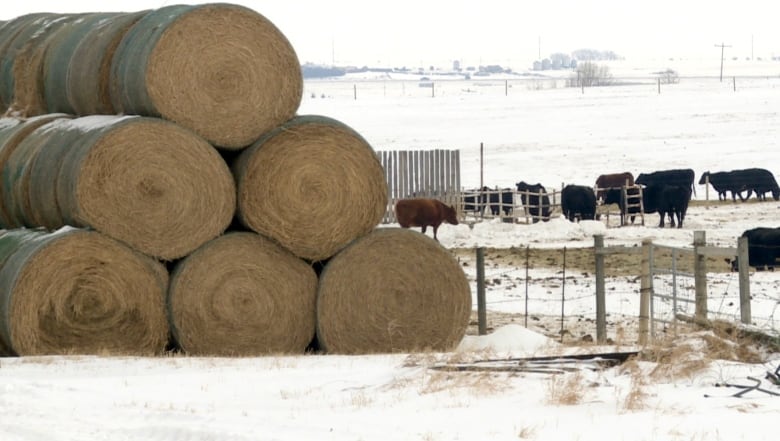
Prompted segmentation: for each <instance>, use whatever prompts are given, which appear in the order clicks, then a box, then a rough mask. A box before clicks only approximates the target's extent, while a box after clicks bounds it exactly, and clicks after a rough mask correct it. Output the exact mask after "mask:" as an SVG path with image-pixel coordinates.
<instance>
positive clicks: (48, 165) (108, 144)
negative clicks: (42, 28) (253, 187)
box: [3, 115, 236, 260]
mask: <svg viewBox="0 0 780 441" xmlns="http://www.w3.org/2000/svg"><path fill="white" fill-rule="evenodd" d="M14 154H15V156H14V157H12V158H11V160H9V161H7V162H8V163H7V164H6V166H5V167H4V169H3V176H4V179H5V178H7V179H5V180H4V182H3V184H4V186H6V187H7V188H8V189H11V194H12V195H13V197H14V198H15V199H16V201H15V203H13V204H9V206H10V207H20V208H19V210H20V211H21V214H19V215H18V216H17V217H16V218H17V219H21V221H22V222H23V224H24V225H25V226H40V225H44V226H47V227H48V228H51V229H53V228H59V227H60V226H63V225H72V226H76V227H91V228H94V229H95V230H98V231H100V232H102V233H105V234H106V235H108V236H111V237H113V238H115V239H118V240H120V241H122V242H124V243H126V244H128V245H130V246H132V247H133V248H135V249H137V250H139V251H141V252H143V253H146V254H148V255H150V256H153V257H157V258H160V259H163V260H173V259H177V258H180V257H183V256H185V255H187V254H189V253H190V252H192V251H193V250H194V249H196V248H197V247H199V246H200V245H202V244H203V243H205V242H207V241H209V240H211V239H213V238H214V237H217V236H218V235H220V234H222V232H224V231H225V229H226V228H227V226H228V225H229V224H230V222H231V220H232V218H233V215H234V213H235V198H236V195H235V184H234V182H233V177H232V176H231V174H230V169H229V168H228V166H227V164H226V163H225V161H224V160H223V159H222V157H221V156H220V155H219V153H218V152H217V150H216V149H214V148H213V147H212V146H211V145H210V144H209V143H208V142H206V141H205V140H204V139H203V138H201V137H199V136H197V135H196V134H195V133H193V132H191V131H189V130H187V129H185V128H183V127H181V126H178V125H176V124H174V123H171V122H168V121H165V120H162V119H159V118H147V117H137V116H108V115H103V116H100V115H95V116H86V117H82V118H76V119H72V120H61V119H60V120H56V121H52V122H51V123H48V124H46V125H43V126H41V127H39V128H38V129H36V130H35V131H33V132H32V133H30V134H29V135H28V136H27V137H26V138H25V139H24V140H23V141H22V142H21V143H20V144H19V146H17V148H16V151H15V152H14ZM6 172H8V173H6Z"/></svg>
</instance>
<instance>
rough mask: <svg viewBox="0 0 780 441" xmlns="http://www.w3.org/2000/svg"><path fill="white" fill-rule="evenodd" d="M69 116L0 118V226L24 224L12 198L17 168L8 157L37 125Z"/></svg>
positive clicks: (19, 210) (13, 226)
mask: <svg viewBox="0 0 780 441" xmlns="http://www.w3.org/2000/svg"><path fill="white" fill-rule="evenodd" d="M70 118H71V116H69V115H65V114H48V115H40V116H36V117H32V118H28V119H20V118H0V179H2V181H0V182H2V185H0V227H1V228H17V227H21V226H23V225H24V222H23V219H22V214H21V208H20V207H19V205H17V201H16V200H15V199H14V198H13V191H14V182H15V180H16V179H15V178H16V175H17V173H19V170H17V169H15V168H14V166H13V165H11V164H10V163H9V160H10V158H11V157H12V156H13V155H14V153H15V152H16V150H17V148H18V147H19V145H20V144H21V143H22V142H23V141H24V140H25V139H26V138H27V137H28V136H29V135H30V134H31V133H33V132H34V131H35V130H37V129H38V128H39V127H41V126H43V125H45V124H48V123H50V122H52V121H56V120H58V119H70ZM22 165H24V164H22ZM49 178H51V176H49Z"/></svg>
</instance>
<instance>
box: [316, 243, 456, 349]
mask: <svg viewBox="0 0 780 441" xmlns="http://www.w3.org/2000/svg"><path fill="white" fill-rule="evenodd" d="M470 315H471V289H470V287H469V282H468V279H467V277H466V275H465V273H464V272H463V269H462V268H461V267H460V265H459V264H458V262H457V260H456V259H455V258H454V257H453V256H452V254H451V253H450V252H449V251H448V250H447V249H445V248H444V247H442V246H441V245H440V244H439V243H438V242H436V241H434V240H433V239H431V238H430V237H427V236H425V235H424V234H420V233H419V232H417V231H411V230H406V229H401V228H379V229H376V230H374V231H373V232H371V233H370V234H368V235H366V236H364V237H362V238H360V239H358V240H356V241H355V242H354V243H352V244H351V245H350V246H348V247H347V248H345V249H344V250H342V251H341V252H339V253H338V254H337V255H336V256H334V257H333V258H332V259H330V261H328V263H327V265H326V266H325V268H324V269H323V271H322V273H321V274H320V282H319V289H318V294H317V339H318V341H319V344H320V346H321V347H322V349H324V350H325V351H327V352H328V353H342V354H369V353H390V352H416V351H450V350H452V349H454V348H455V347H456V346H457V345H458V343H460V341H461V340H462V339H463V336H464V335H465V334H466V328H467V327H468V324H469V317H470Z"/></svg>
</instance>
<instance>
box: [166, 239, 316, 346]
mask: <svg viewBox="0 0 780 441" xmlns="http://www.w3.org/2000/svg"><path fill="white" fill-rule="evenodd" d="M316 293H317V275H316V274H315V272H314V270H313V269H312V267H311V266H310V265H308V264H306V263H305V262H304V261H303V260H301V259H299V258H297V257H295V256H294V255H292V254H291V253H290V252H289V251H287V250H285V249H284V248H282V247H281V246H279V245H278V244H276V243H275V242H273V241H271V240H270V239H267V238H264V237H262V236H260V235H258V234H255V233H250V232H232V233H228V234H226V235H224V236H221V237H219V238H217V239H214V240H212V241H210V242H208V243H206V244H205V245H203V246H202V247H201V248H199V249H198V250H196V251H195V252H193V253H192V254H190V255H189V256H187V257H186V258H184V259H183V260H181V261H179V262H178V263H177V264H176V267H175V269H174V271H173V273H172V276H171V285H170V288H169V289H168V311H169V316H170V325H171V330H172V332H173V336H174V338H175V339H176V341H177V342H178V343H179V345H180V346H181V348H182V349H183V350H184V351H185V352H187V353H188V354H193V355H223V356H236V355H241V356H252V355H260V354H274V353H298V354H300V353H303V352H304V350H305V349H306V346H307V345H308V344H309V343H310V342H311V340H312V339H313V338H314V320H315V312H314V305H315V298H316Z"/></svg>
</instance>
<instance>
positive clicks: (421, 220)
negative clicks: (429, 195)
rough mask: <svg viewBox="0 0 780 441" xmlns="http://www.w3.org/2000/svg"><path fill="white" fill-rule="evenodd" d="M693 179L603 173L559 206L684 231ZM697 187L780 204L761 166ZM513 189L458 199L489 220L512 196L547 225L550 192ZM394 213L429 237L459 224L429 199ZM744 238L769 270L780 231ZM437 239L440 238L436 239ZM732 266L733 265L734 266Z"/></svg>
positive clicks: (690, 175)
mask: <svg viewBox="0 0 780 441" xmlns="http://www.w3.org/2000/svg"><path fill="white" fill-rule="evenodd" d="M694 180H695V175H694V171H693V170H692V169H675V170H661V171H655V172H652V173H640V174H639V175H638V176H637V177H636V179H634V176H633V175H632V174H631V173H629V172H625V173H614V174H604V175H601V176H599V177H598V178H597V179H596V182H595V184H596V185H595V187H591V186H586V185H574V184H569V185H566V186H564V187H563V189H562V190H561V192H560V207H561V211H562V213H563V216H564V217H565V218H566V219H568V220H569V221H572V222H574V221H576V220H596V219H598V218H599V215H598V214H597V207H598V206H599V205H609V204H617V205H618V207H619V208H620V215H621V224H624V223H626V222H627V221H628V219H630V221H631V222H632V223H633V222H634V219H635V217H636V216H637V215H638V214H639V213H658V215H659V217H660V221H659V225H658V226H659V227H664V225H665V218H666V217H668V218H669V223H670V225H671V226H672V227H675V226H676V227H677V228H682V226H683V220H684V219H685V214H686V211H687V210H688V202H689V201H690V200H691V196H692V195H695V194H696V188H695V186H694ZM698 182H699V184H700V185H707V184H709V185H711V186H712V187H713V189H715V191H716V192H717V193H718V199H719V200H726V199H727V197H728V193H729V192H730V193H731V197H732V200H734V201H736V198H737V197H739V199H740V200H741V201H745V200H747V199H748V198H750V196H751V195H752V194H754V193H755V195H756V198H758V199H759V200H766V194H767V193H771V194H772V197H773V199H774V200H780V187H778V184H777V181H776V180H775V178H774V176H773V175H772V173H771V172H770V171H768V170H766V169H762V168H750V169H743V170H733V171H726V172H715V173H710V172H709V171H707V172H704V173H703V174H702V175H701V178H700V179H699V181H698ZM515 185H516V190H514V189H509V188H506V189H500V190H490V189H489V188H487V187H483V188H482V189H474V190H467V191H465V192H464V193H463V195H462V197H461V202H462V205H461V206H462V209H463V211H464V212H466V213H471V214H474V215H479V216H481V215H484V214H485V212H486V210H490V213H491V214H492V215H493V216H498V215H500V214H501V213H502V212H503V215H505V216H510V215H512V211H513V210H514V209H515V195H516V194H518V195H519V196H520V202H521V203H522V207H523V208H524V209H525V211H526V213H527V214H528V216H530V218H531V219H532V220H533V222H534V223H536V222H539V221H540V220H541V221H548V220H549V219H550V216H551V213H552V211H553V204H551V203H550V194H549V193H548V191H547V190H546V189H545V187H544V186H543V185H541V184H538V183H537V184H528V183H526V182H523V181H521V182H517V183H516V184H515ZM395 214H396V219H397V220H398V223H399V224H400V225H401V227H404V228H409V227H422V232H423V233H425V230H426V227H427V226H431V227H433V235H434V238H436V232H437V230H438V228H439V226H440V225H441V224H442V223H444V222H446V223H449V224H453V225H457V224H458V212H457V210H456V207H454V206H448V205H446V204H444V203H441V202H439V201H437V200H433V199H419V198H418V199H404V200H400V201H398V202H397V203H396V207H395ZM743 236H746V237H748V242H749V247H748V248H749V262H750V266H754V267H763V266H768V267H770V268H771V267H773V266H774V265H775V261H776V260H777V259H778V258H780V228H764V227H762V228H756V229H753V230H748V231H745V233H744V234H743ZM437 240H438V239H437ZM734 265H736V264H734Z"/></svg>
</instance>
